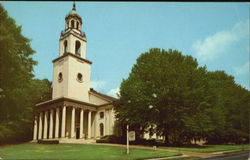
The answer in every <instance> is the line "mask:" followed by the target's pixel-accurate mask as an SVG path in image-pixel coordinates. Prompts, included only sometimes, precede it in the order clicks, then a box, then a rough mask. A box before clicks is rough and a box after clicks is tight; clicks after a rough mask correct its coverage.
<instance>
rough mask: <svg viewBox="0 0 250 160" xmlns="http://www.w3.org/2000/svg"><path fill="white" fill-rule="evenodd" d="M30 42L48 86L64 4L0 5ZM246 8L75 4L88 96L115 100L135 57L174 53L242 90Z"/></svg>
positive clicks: (246, 70)
mask: <svg viewBox="0 0 250 160" xmlns="http://www.w3.org/2000/svg"><path fill="white" fill-rule="evenodd" d="M1 4H3V6H4V7H5V9H6V10H7V11H8V13H9V15H10V16H11V17H12V18H14V19H15V20H16V23H17V25H21V26H22V29H23V30H22V33H23V35H25V36H26V37H28V38H30V39H31V40H32V41H31V46H32V48H33V49H34V50H35V51H36V54H35V55H34V56H33V58H34V59H35V60H37V61H38V65H37V66H36V67H35V68H34V73H35V76H36V78H40V79H42V78H47V79H49V80H52V73H53V64H52V62H51V61H52V60H53V59H55V58H56V57H58V55H59V36H60V32H61V31H62V30H63V29H64V23H65V19H64V18H65V16H66V14H68V12H69V11H70V10H71V9H72V2H1ZM249 5H250V3H247V2H241V3H229V2H228V3H218V2H217V3H212V2H207V3H197V2H185V3H184V2H76V9H77V12H78V14H79V15H80V16H81V17H82V19H83V28H82V29H83V31H84V32H85V33H86V35H87V59H88V60H90V61H92V62H93V64H92V68H91V81H92V87H94V88H95V89H96V90H98V91H100V92H103V93H106V94H109V95H115V93H116V92H117V91H118V90H119V86H120V83H121V81H122V79H123V78H127V77H128V74H129V72H130V70H131V68H132V66H133V64H135V63H136V59H137V58H138V57H139V55H140V54H141V53H144V52H146V51H148V49H149V48H153V47H154V48H163V49H166V50H167V49H177V50H179V51H181V52H182V53H183V54H185V55H192V56H193V57H195V58H197V60H198V62H199V64H200V66H204V65H206V66H207V69H208V70H209V71H214V70H225V71H226V73H228V74H230V75H233V76H234V77H235V81H236V83H238V84H241V85H242V86H243V87H245V88H247V89H249V18H250V17H249V7H250V6H249Z"/></svg>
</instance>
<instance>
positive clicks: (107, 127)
mask: <svg viewBox="0 0 250 160" xmlns="http://www.w3.org/2000/svg"><path fill="white" fill-rule="evenodd" d="M105 115H106V134H107V135H109V134H110V133H109V130H110V129H109V110H105Z"/></svg>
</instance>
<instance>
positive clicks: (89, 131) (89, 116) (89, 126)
mask: <svg viewBox="0 0 250 160" xmlns="http://www.w3.org/2000/svg"><path fill="white" fill-rule="evenodd" d="M88 138H89V139H90V138H91V111H89V114H88Z"/></svg>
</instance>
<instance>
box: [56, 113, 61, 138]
mask: <svg viewBox="0 0 250 160" xmlns="http://www.w3.org/2000/svg"><path fill="white" fill-rule="evenodd" d="M59 112H60V109H59V108H56V126H55V127H56V128H55V138H58V137H59Z"/></svg>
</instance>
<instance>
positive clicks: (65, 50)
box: [52, 3, 92, 102]
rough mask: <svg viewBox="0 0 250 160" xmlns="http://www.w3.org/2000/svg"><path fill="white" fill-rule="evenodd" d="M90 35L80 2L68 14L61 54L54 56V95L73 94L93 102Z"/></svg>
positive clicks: (62, 38) (61, 38)
mask: <svg viewBox="0 0 250 160" xmlns="http://www.w3.org/2000/svg"><path fill="white" fill-rule="evenodd" d="M86 43H87V40H86V36H85V34H84V32H82V18H81V17H80V16H79V14H78V13H77V12H76V5H75V3H73V8H72V9H71V10H70V12H69V13H68V14H67V15H66V17H65V29H64V30H63V31H62V32H61V35H60V39H59V44H60V51H59V57H58V58H56V59H55V60H53V63H54V71H53V75H54V76H53V96H52V98H53V99H56V98H60V97H69V98H72V99H76V100H80V101H84V102H89V90H90V66H91V63H92V62H90V61H88V60H87V59H86Z"/></svg>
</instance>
